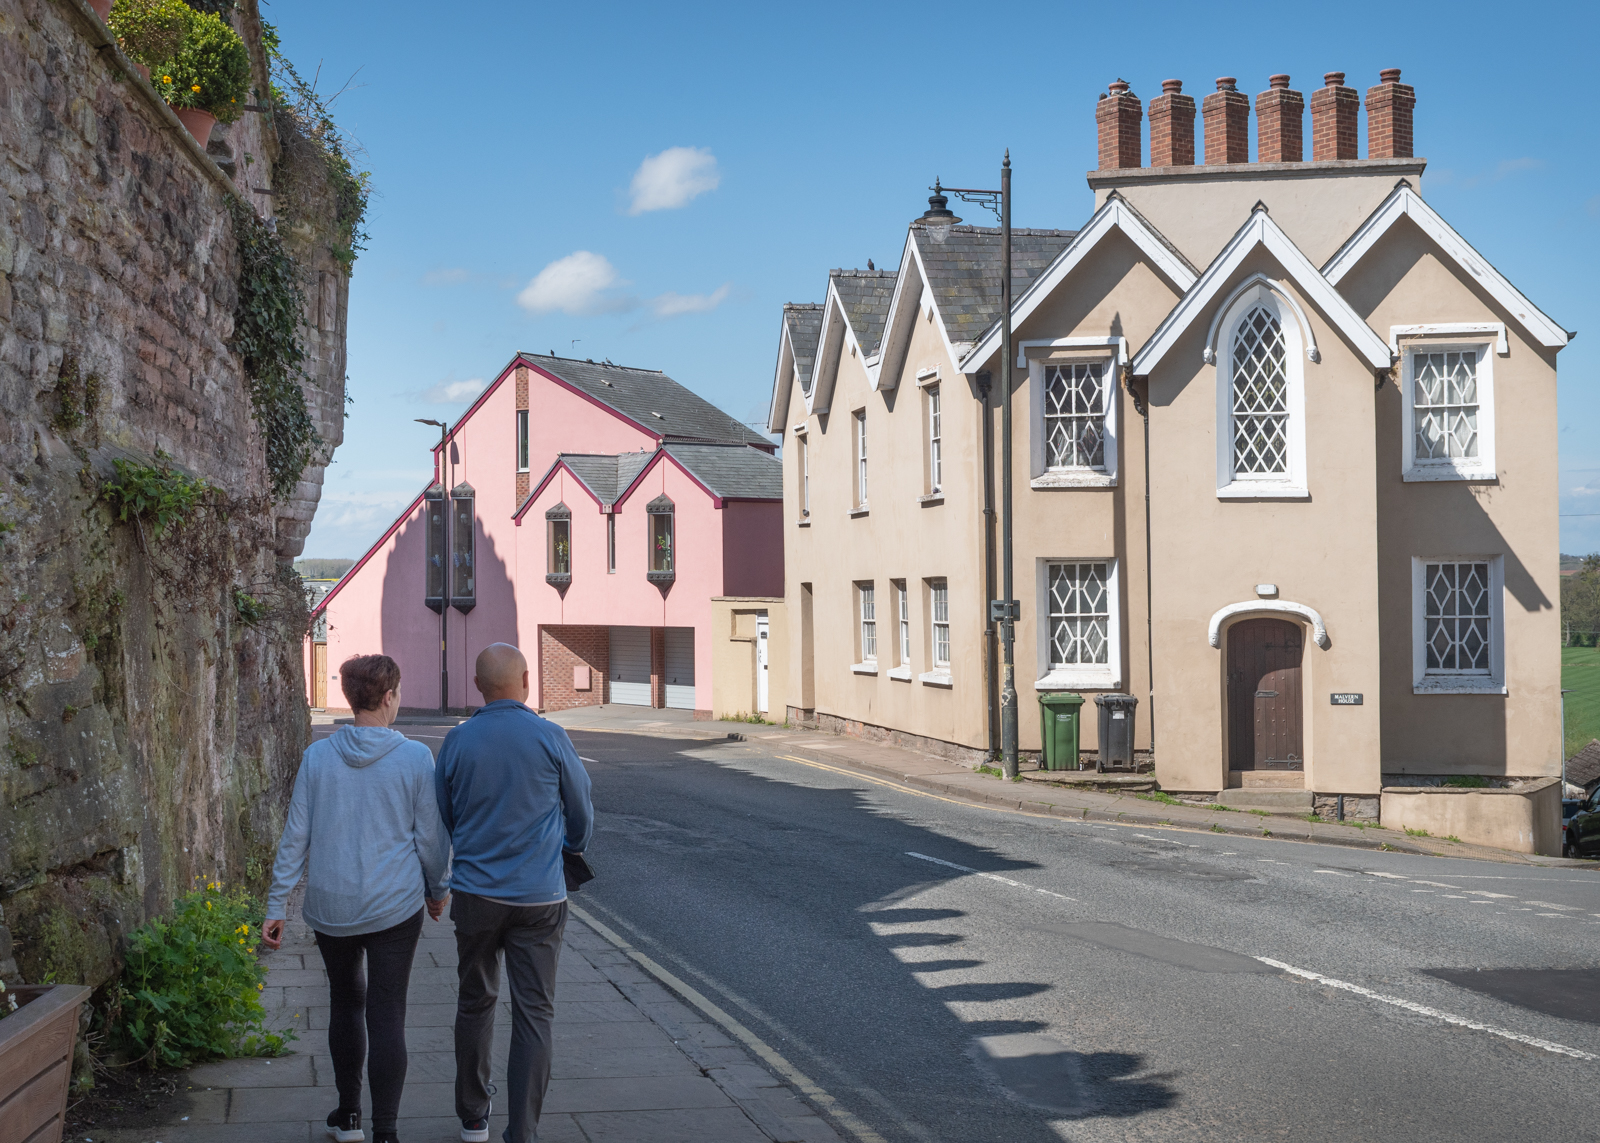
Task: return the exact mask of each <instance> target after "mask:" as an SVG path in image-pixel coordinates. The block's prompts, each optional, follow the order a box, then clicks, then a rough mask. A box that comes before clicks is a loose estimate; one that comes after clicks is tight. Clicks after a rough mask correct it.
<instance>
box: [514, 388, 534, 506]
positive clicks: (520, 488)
mask: <svg viewBox="0 0 1600 1143" xmlns="http://www.w3.org/2000/svg"><path fill="white" fill-rule="evenodd" d="M527 407H528V367H527V366H526V365H519V366H517V409H518V410H522V409H526V408H527ZM528 459H529V460H530V462H531V461H532V459H533V458H532V457H529V458H528ZM532 475H533V474H532V473H528V472H519V473H517V507H518V508H520V507H522V502H523V501H524V500H526V499H527V498H528V492H529V490H530V489H531V488H532V487H533V485H532V479H531V478H532Z"/></svg>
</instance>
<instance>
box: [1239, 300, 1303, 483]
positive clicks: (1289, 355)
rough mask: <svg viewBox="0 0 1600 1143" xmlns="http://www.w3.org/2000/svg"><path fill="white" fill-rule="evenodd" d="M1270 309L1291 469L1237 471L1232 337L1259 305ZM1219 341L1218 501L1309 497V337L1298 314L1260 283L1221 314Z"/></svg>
mask: <svg viewBox="0 0 1600 1143" xmlns="http://www.w3.org/2000/svg"><path fill="white" fill-rule="evenodd" d="M1258 305H1260V306H1265V307H1266V308H1267V309H1269V310H1271V311H1272V314H1273V316H1274V317H1275V318H1276V319H1277V321H1278V325H1279V326H1280V327H1281V328H1282V330H1283V346H1284V373H1285V375H1286V376H1285V379H1286V381H1287V383H1288V386H1289V392H1288V395H1287V396H1288V400H1287V402H1286V404H1287V405H1288V426H1287V429H1286V433H1285V435H1286V438H1287V444H1288V449H1289V452H1288V456H1287V457H1286V458H1285V459H1286V460H1287V462H1288V463H1287V471H1286V472H1283V473H1263V474H1259V475H1257V474H1253V473H1235V472H1234V470H1233V338H1234V334H1235V333H1236V332H1238V329H1239V325H1240V323H1241V322H1242V321H1243V320H1244V319H1245V318H1246V317H1247V316H1248V315H1249V314H1250V312H1251V311H1252V310H1253V309H1255V307H1256V306H1258ZM1221 327H1222V336H1221V337H1220V338H1218V340H1217V363H1216V370H1217V498H1218V499H1219V500H1308V499H1310V497H1311V490H1310V487H1309V485H1308V484H1307V481H1306V385H1305V340H1304V336H1303V334H1302V332H1301V329H1300V315H1299V314H1298V313H1297V312H1296V311H1295V309H1294V307H1293V306H1292V305H1291V304H1290V303H1289V302H1288V301H1287V300H1286V299H1285V298H1284V297H1283V295H1281V294H1280V293H1278V291H1277V290H1275V289H1272V288H1271V287H1270V286H1268V285H1267V284H1266V283H1265V282H1258V283H1257V284H1256V285H1254V286H1252V287H1251V288H1250V289H1248V290H1246V291H1245V292H1244V293H1242V294H1240V295H1239V297H1237V298H1236V299H1234V302H1233V304H1232V305H1231V306H1229V307H1228V311H1227V314H1226V315H1225V316H1224V317H1223V320H1222V323H1221Z"/></svg>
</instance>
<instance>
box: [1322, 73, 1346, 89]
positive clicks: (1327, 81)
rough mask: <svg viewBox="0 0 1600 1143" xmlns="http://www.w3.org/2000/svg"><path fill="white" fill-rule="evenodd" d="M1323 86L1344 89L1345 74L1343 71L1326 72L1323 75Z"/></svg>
mask: <svg viewBox="0 0 1600 1143" xmlns="http://www.w3.org/2000/svg"><path fill="white" fill-rule="evenodd" d="M1322 85H1323V86H1324V87H1343V86H1344V72H1342V71H1329V72H1324V73H1323V75H1322Z"/></svg>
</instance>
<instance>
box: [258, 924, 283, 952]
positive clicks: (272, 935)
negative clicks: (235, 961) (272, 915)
mask: <svg viewBox="0 0 1600 1143" xmlns="http://www.w3.org/2000/svg"><path fill="white" fill-rule="evenodd" d="M261 943H262V944H264V945H266V946H267V947H268V948H269V949H275V948H279V947H281V946H282V945H283V922H282V921H268V922H266V924H264V925H262V926H261Z"/></svg>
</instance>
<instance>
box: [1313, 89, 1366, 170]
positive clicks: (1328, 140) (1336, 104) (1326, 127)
mask: <svg viewBox="0 0 1600 1143" xmlns="http://www.w3.org/2000/svg"><path fill="white" fill-rule="evenodd" d="M1322 83H1323V87H1322V90H1320V91H1313V92H1312V93H1311V161H1312V162H1313V163H1320V162H1324V161H1325V160H1328V159H1354V158H1356V157H1357V156H1356V119H1357V118H1358V117H1359V116H1360V114H1361V97H1360V96H1359V95H1357V94H1356V89H1355V88H1353V87H1346V86H1344V72H1342V71H1330V72H1328V74H1326V75H1324V76H1323V77H1322Z"/></svg>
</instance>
